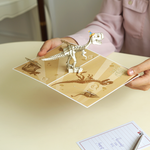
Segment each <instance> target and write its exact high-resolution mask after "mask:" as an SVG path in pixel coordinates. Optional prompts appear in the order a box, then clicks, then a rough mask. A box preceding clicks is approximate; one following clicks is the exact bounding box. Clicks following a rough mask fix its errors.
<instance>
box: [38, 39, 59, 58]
mask: <svg viewBox="0 0 150 150" xmlns="http://www.w3.org/2000/svg"><path fill="white" fill-rule="evenodd" d="M60 44H61V40H60V38H55V39H51V40H47V41H46V42H45V43H44V44H43V46H42V47H41V49H40V51H39V53H38V56H44V55H45V54H46V53H47V52H48V51H49V50H51V49H53V48H55V47H57V46H58V45H60Z"/></svg>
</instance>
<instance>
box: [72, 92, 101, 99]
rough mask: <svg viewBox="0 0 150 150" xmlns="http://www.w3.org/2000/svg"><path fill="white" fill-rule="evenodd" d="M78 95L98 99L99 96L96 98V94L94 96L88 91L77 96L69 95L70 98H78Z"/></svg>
mask: <svg viewBox="0 0 150 150" xmlns="http://www.w3.org/2000/svg"><path fill="white" fill-rule="evenodd" d="M79 95H83V96H86V97H90V98H98V97H99V96H97V95H96V94H94V93H92V92H90V91H86V92H82V93H80V94H77V95H75V96H73V95H71V97H76V96H79Z"/></svg>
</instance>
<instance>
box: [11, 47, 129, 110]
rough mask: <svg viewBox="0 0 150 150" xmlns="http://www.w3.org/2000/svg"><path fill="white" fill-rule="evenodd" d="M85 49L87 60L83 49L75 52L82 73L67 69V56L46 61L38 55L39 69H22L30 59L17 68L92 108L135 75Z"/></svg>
mask: <svg viewBox="0 0 150 150" xmlns="http://www.w3.org/2000/svg"><path fill="white" fill-rule="evenodd" d="M61 47H65V45H61V46H59V47H57V48H55V49H53V50H51V51H49V52H48V53H47V55H46V56H44V57H42V58H47V57H49V56H52V55H55V54H57V53H60V52H61V50H62V49H61ZM86 52H87V53H86V56H87V60H86V59H85V58H84V57H83V56H82V55H81V52H78V53H76V57H77V64H76V66H82V68H83V72H82V73H79V74H76V73H68V72H67V70H66V60H67V57H64V58H59V59H57V60H52V61H47V62H44V61H42V60H41V59H42V58H41V57H37V58H35V59H34V61H36V62H37V63H38V64H39V65H40V68H39V69H37V70H35V71H34V72H29V71H24V70H23V69H22V68H23V67H25V66H27V65H29V64H30V62H26V63H24V64H22V65H20V66H18V67H16V68H14V69H15V70H16V71H19V72H20V73H23V74H25V75H27V76H29V77H31V78H33V79H35V80H38V81H39V82H42V83H44V84H46V85H48V87H50V88H52V89H54V90H56V91H58V92H59V93H61V94H63V95H65V96H67V97H68V98H70V99H72V100H74V101H76V102H77V103H79V104H81V105H83V106H85V107H90V106H91V105H93V104H95V103H96V102H98V101H99V100H101V99H102V98H104V97H105V96H107V95H108V94H110V93H111V92H113V91H114V90H116V89H117V88H119V87H120V86H122V85H124V83H126V82H127V81H128V80H129V79H131V78H132V77H131V76H128V75H127V74H126V71H127V69H126V68H125V67H123V66H120V65H118V64H117V63H115V62H113V61H111V60H109V59H107V58H105V57H102V56H100V55H98V54H96V53H94V52H92V51H90V50H86ZM29 66H30V65H29ZM105 80H106V81H105ZM62 82H63V83H62ZM104 83H105V84H104Z"/></svg>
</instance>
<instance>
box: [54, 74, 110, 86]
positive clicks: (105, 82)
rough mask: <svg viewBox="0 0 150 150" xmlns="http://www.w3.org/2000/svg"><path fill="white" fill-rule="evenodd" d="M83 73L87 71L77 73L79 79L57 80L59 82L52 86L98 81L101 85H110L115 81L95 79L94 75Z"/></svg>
mask: <svg viewBox="0 0 150 150" xmlns="http://www.w3.org/2000/svg"><path fill="white" fill-rule="evenodd" d="M83 73H86V71H84V72H81V73H76V76H77V77H78V79H77V80H70V81H62V82H57V83H54V84H52V86H54V85H56V84H61V83H80V84H84V83H91V82H98V83H99V84H101V85H109V84H112V83H113V81H110V79H105V80H102V81H99V80H95V79H93V75H90V74H88V76H87V77H85V76H84V75H83Z"/></svg>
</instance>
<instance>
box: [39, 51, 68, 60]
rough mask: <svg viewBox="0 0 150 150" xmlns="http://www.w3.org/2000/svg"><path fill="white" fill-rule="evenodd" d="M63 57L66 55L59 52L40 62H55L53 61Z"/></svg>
mask: <svg viewBox="0 0 150 150" xmlns="http://www.w3.org/2000/svg"><path fill="white" fill-rule="evenodd" d="M65 56H66V55H65V54H64V52H61V53H58V54H56V55H53V56H50V57H48V58H44V59H42V61H49V60H55V59H58V58H61V57H65Z"/></svg>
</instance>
